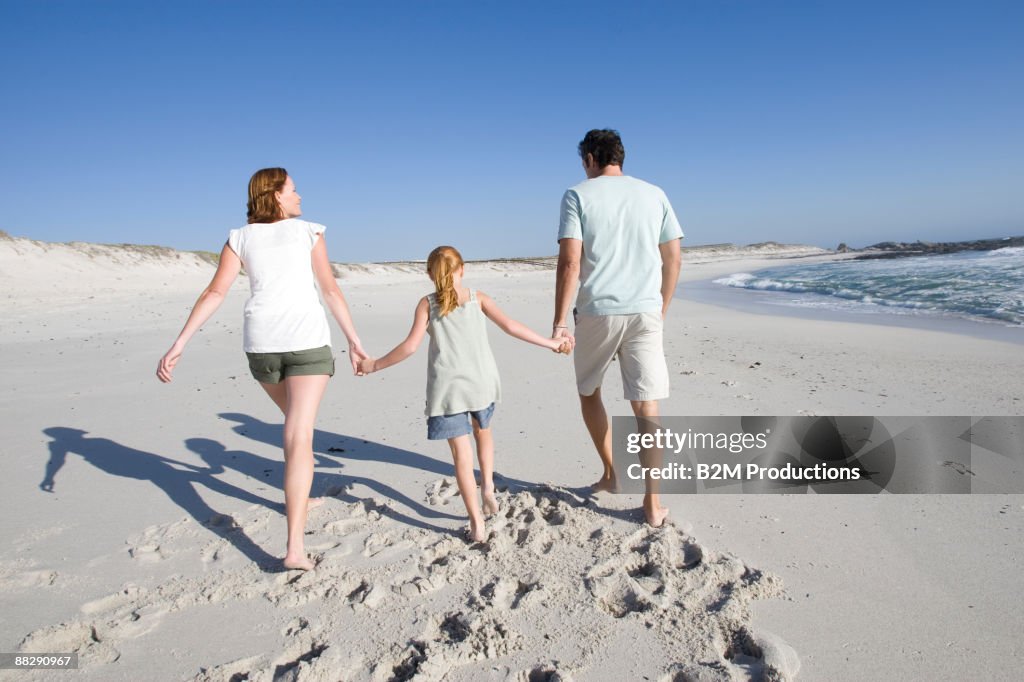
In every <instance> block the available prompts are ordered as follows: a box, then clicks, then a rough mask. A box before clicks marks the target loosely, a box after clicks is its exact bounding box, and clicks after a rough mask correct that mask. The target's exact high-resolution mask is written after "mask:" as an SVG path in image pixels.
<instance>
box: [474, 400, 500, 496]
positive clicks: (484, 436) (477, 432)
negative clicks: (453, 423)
mask: <svg viewBox="0 0 1024 682" xmlns="http://www.w3.org/2000/svg"><path fill="white" fill-rule="evenodd" d="M473 438H474V439H476V458H477V460H478V461H479V462H480V497H481V498H482V506H483V509H484V513H485V514H488V515H490V514H497V513H498V500H497V498H495V497H494V436H493V435H492V434H491V430H490V428H486V429H481V428H480V424H478V423H477V421H476V420H475V419H474V420H473Z"/></svg>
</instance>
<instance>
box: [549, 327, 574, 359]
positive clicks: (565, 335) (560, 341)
mask: <svg viewBox="0 0 1024 682" xmlns="http://www.w3.org/2000/svg"><path fill="white" fill-rule="evenodd" d="M551 340H552V341H554V342H557V343H555V344H554V345H552V346H551V350H552V351H554V352H555V353H564V354H565V355H568V354H569V353H571V352H572V350H573V348H575V347H576V337H574V336H573V335H572V334H570V333H569V329H568V328H567V327H562V326H556V327H555V328H554V330H552V332H551Z"/></svg>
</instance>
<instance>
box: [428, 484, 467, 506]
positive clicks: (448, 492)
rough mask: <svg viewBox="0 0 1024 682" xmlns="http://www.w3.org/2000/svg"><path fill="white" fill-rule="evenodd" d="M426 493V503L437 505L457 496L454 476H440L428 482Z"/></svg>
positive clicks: (457, 487) (444, 503)
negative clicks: (440, 477)
mask: <svg viewBox="0 0 1024 682" xmlns="http://www.w3.org/2000/svg"><path fill="white" fill-rule="evenodd" d="M426 493H427V494H426V502H427V504H430V505H433V506H435V507H439V506H443V505H446V504H448V503H449V502H450V501H451V500H452V498H454V497H456V496H458V494H459V486H458V484H457V483H456V482H455V479H454V478H442V479H439V480H437V481H434V482H433V483H431V484H429V485H428V486H427V491H426Z"/></svg>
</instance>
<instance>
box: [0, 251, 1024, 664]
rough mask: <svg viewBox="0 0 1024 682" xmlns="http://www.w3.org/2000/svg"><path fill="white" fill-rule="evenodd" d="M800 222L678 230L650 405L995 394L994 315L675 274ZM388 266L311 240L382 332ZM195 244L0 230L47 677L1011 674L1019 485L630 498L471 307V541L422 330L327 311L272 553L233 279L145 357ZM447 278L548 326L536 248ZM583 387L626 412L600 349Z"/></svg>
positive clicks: (779, 411) (3, 576) (1020, 542)
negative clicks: (354, 354) (659, 518)
mask: <svg viewBox="0 0 1024 682" xmlns="http://www.w3.org/2000/svg"><path fill="white" fill-rule="evenodd" d="M811 253H813V250H812V249H806V250H786V249H782V248H776V247H771V246H769V247H762V248H760V249H749V250H742V249H740V250H736V249H728V248H721V249H717V250H715V249H707V250H704V251H699V250H688V251H687V252H686V254H685V255H684V270H683V282H682V285H681V287H682V291H683V296H682V298H681V299H680V300H677V301H676V302H675V303H674V304H673V307H672V310H671V311H670V315H669V319H668V320H667V322H666V350H667V355H668V360H669V367H670V371H671V373H672V389H673V395H672V397H671V398H670V399H668V400H666V401H664V402H663V403H662V413H663V414H667V415H676V414H677V415H698V414H706V415H715V414H723V415H724V414H763V415H797V414H813V415H1004V414H1009V415H1013V414H1021V413H1022V406H1024V384H1022V383H1021V381H1020V377H1021V376H1024V354H1022V353H1021V352H1020V347H1019V346H1018V345H1014V344H1009V343H1003V342H1000V341H993V340H987V339H982V338H976V337H971V336H966V335H957V334H949V333H942V332H937V331H931V330H922V329H912V328H903V327H893V326H883V325H873V324H867V323H865V322H838V321H834V320H833V321H828V322H823V321H817V320H809V319H798V318H794V317H783V316H781V315H776V314H757V315H755V314H745V313H742V312H738V311H736V310H730V309H727V308H722V307H716V306H713V305H708V304H705V303H698V302H695V301H693V300H689V299H688V298H687V297H686V294H685V292H686V287H687V283H688V282H694V281H697V280H703V279H709V278H712V277H715V276H718V275H721V274H729V273H734V272H743V271H747V272H749V271H751V270H753V269H756V268H759V267H767V266H770V265H773V264H781V263H784V262H787V261H786V260H785V259H784V257H785V256H787V255H797V254H804V255H807V254H811ZM811 257H817V258H822V257H831V256H821V255H818V256H811ZM417 267H418V266H416V265H415V264H406V265H392V266H385V265H376V266H337V267H336V270H337V272H338V274H339V277H340V283H341V285H342V288H343V290H344V292H345V294H346V296H347V298H348V300H349V302H350V305H351V308H352V312H353V316H354V318H355V321H356V324H357V326H358V329H359V333H360V335H361V337H362V340H363V343H364V346H365V347H366V348H367V350H369V351H370V352H372V353H375V354H382V353H384V352H386V351H387V350H388V349H389V348H391V346H392V345H394V344H395V343H397V342H398V341H400V340H401V339H402V338H404V335H405V333H406V331H407V329H408V326H409V324H410V323H411V318H412V312H413V309H414V307H415V304H416V301H417V300H418V298H419V297H420V296H422V295H423V294H424V293H426V292H427V291H428V290H429V282H428V281H427V279H426V278H425V276H423V275H420V274H418V273H417V272H416V269H417ZM212 273H213V265H212V264H211V263H210V261H209V259H208V258H206V257H204V256H202V255H195V254H185V253H179V252H174V251H171V250H160V249H155V248H151V247H137V248H126V247H100V246H95V245H83V244H77V245H60V244H44V243H39V242H30V241H28V240H23V239H2V240H0V283H2V285H3V290H4V292H5V293H4V294H3V297H2V299H0V300H2V303H0V308H2V319H3V325H2V328H0V350H2V353H3V357H4V358H6V360H7V363H6V371H5V381H4V385H5V388H6V390H5V391H4V393H3V395H2V397H0V401H2V411H3V412H2V413H3V424H4V435H5V439H4V441H5V442H4V447H3V449H2V452H3V465H4V472H5V483H4V491H5V494H4V496H3V502H2V504H3V514H2V515H0V518H2V521H0V595H2V596H0V651H8V652H14V651H24V652H52V653H57V652H71V651H74V652H78V653H79V655H80V669H79V671H78V672H77V673H58V674H59V675H60V676H61V679H65V678H68V679H70V678H74V679H79V678H81V679H96V680H107V679H126V680H127V679H132V680H134V679H198V680H229V679H250V680H272V679H273V680H279V679H280V680H284V679H301V680H307V679H308V680H338V679H342V680H389V679H400V680H405V679H415V680H439V679H446V680H480V679H502V680H503V679H510V680H545V679H551V680H555V679H561V680H567V679H573V680H619V679H630V680H631V679H650V680H673V681H675V680H701V681H703V680H732V679H770V680H782V679H800V680H881V679H901V680H903V679H906V680H962V679H986V680H1001V679H1005V680H1010V679H1017V678H1018V676H1019V671H1018V668H1019V661H1020V660H1021V658H1022V656H1024V645H1022V644H1021V642H1020V638H1019V636H1018V633H1019V632H1020V631H1021V630H1022V629H1024V610H1022V609H1021V606H1022V603H1021V597H1020V595H1019V589H1018V583H1019V580H1018V578H1017V575H1016V574H1017V572H1018V571H1017V567H1019V566H1020V565H1022V560H1024V539H1022V538H1024V534H1022V531H1024V496H1022V495H972V496H966V495H964V496H945V495H878V496H868V495H858V496H820V495H818V496H816V495H756V496H755V495H702V496H685V495H666V496H664V497H663V501H664V502H665V504H667V505H668V506H669V507H670V509H671V516H670V519H671V522H670V523H669V524H668V525H667V526H666V527H665V528H663V529H657V530H655V529H650V528H648V527H646V526H644V525H643V524H642V523H641V521H642V517H641V516H640V514H639V511H638V510H637V507H638V505H639V498H637V497H636V496H619V495H607V494H605V495H601V496H599V497H597V498H596V499H588V498H586V496H585V495H584V494H583V489H584V488H585V486H586V485H587V484H589V483H591V482H593V481H594V480H595V479H596V477H597V474H598V471H599V466H598V460H597V456H596V455H595V453H594V452H593V449H592V446H591V445H590V444H589V440H588V437H587V434H586V431H585V428H584V426H583V422H582V419H581V418H580V416H579V412H578V402H577V398H576V393H575V384H574V381H573V371H572V365H571V359H567V358H565V357H564V356H558V355H555V354H553V353H550V352H548V351H545V350H542V349H539V348H537V347H534V346H529V345H527V344H523V343H521V342H518V341H515V340H513V339H511V338H509V337H506V336H504V335H502V334H501V333H500V331H499V330H497V328H492V329H491V342H492V346H493V348H494V351H495V356H496V358H497V361H498V365H499V368H500V369H501V372H502V380H503V394H504V402H502V403H501V404H500V405H499V406H498V410H497V412H496V416H495V419H494V422H493V429H494V433H495V442H496V464H497V471H498V474H499V477H498V483H499V486H500V488H501V489H502V490H503V492H502V493H501V495H500V503H501V511H500V512H499V514H497V515H496V516H495V517H492V518H490V519H489V520H488V529H489V532H490V533H491V539H490V541H489V542H488V543H487V544H486V545H470V544H468V543H466V542H465V541H464V540H463V539H462V531H463V529H464V527H465V510H464V509H463V507H462V503H461V501H460V499H459V498H458V495H457V491H456V489H455V486H454V478H453V470H452V464H451V458H450V455H449V453H448V449H447V446H446V445H445V444H444V443H437V442H428V441H427V440H426V439H425V423H424V418H423V416H422V404H423V390H424V364H425V356H426V351H425V349H424V348H421V349H420V351H419V352H418V353H417V355H416V356H414V357H413V358H411V359H410V360H408V361H406V362H405V363H403V364H401V365H399V366H397V367H395V368H393V369H389V370H388V371H386V372H382V373H380V374H375V375H372V376H370V377H365V378H356V377H353V376H351V374H350V372H349V371H348V368H347V361H346V357H345V354H344V353H343V352H342V349H343V348H344V344H343V343H342V341H343V339H342V337H341V335H340V333H339V332H338V331H337V329H336V328H335V329H334V340H335V349H336V355H337V357H338V373H337V375H336V376H335V377H334V379H333V380H332V382H331V385H330V387H329V389H328V393H327V396H326V398H325V400H324V402H323V404H322V406H321V411H320V418H319V420H318V430H317V433H316V437H315V444H314V447H315V451H316V453H317V474H316V478H315V480H314V492H315V493H319V494H322V495H324V496H326V497H327V498H328V499H327V501H326V504H325V505H324V506H322V507H320V508H318V509H315V510H313V511H312V512H311V514H310V520H309V524H308V536H307V547H308V549H309V550H310V551H311V553H313V554H314V555H316V556H317V558H318V561H319V564H318V567H317V569H316V570H315V571H312V572H309V573H305V574H302V573H298V572H277V571H275V570H274V566H275V565H276V564H275V558H276V557H279V556H281V554H282V553H283V550H284V538H285V532H284V530H285V529H284V517H283V505H282V502H283V495H282V493H281V477H282V462H281V452H280V420H279V415H278V413H277V412H276V411H275V409H274V408H273V405H272V403H271V402H270V400H268V399H267V397H266V396H265V395H264V394H263V392H262V391H261V390H260V388H259V387H258V385H257V384H256V383H255V382H254V381H253V380H252V379H251V378H250V377H249V374H248V371H247V368H246V363H245V359H244V356H243V354H242V352H241V309H242V306H243V304H244V301H245V298H246V295H247V288H248V282H247V280H245V278H244V277H243V278H239V280H238V282H237V283H236V284H235V287H234V289H233V291H232V294H231V295H230V296H229V298H228V300H227V301H226V303H225V304H224V306H223V308H222V309H221V310H220V311H219V312H218V314H217V315H216V316H215V317H214V318H213V319H212V320H211V321H210V322H209V323H208V324H207V325H206V327H205V329H204V330H203V331H202V332H201V333H200V334H198V335H197V336H196V337H195V338H194V339H193V341H192V343H191V344H190V347H189V348H188V350H187V351H186V354H185V356H184V358H183V359H182V361H181V362H180V363H179V365H178V368H177V370H176V373H175V380H174V382H173V383H172V384H170V385H161V384H160V383H159V382H158V381H157V380H156V378H155V376H154V372H155V368H156V363H157V360H158V359H159V357H160V356H161V355H162V353H163V352H164V351H165V350H166V348H167V347H168V346H169V345H170V343H171V341H172V340H173V338H174V336H175V335H176V334H177V332H178V330H179V329H180V328H181V325H182V324H183V323H184V320H185V317H186V316H187V313H188V310H189V309H190V307H191V305H192V303H193V302H194V300H195V297H196V296H197V295H198V293H199V291H200V290H201V288H202V287H203V286H205V284H206V283H207V282H208V280H209V277H210V276H211V275H212ZM466 281H467V284H469V285H471V286H474V287H477V288H479V289H481V290H483V291H485V292H487V293H488V294H489V295H491V296H492V297H493V298H494V299H495V301H496V302H497V303H498V304H499V305H500V306H501V307H502V308H503V309H504V310H505V312H507V313H508V314H509V315H511V316H512V317H514V318H516V319H518V320H520V321H522V322H524V323H526V324H528V325H530V326H531V327H533V328H534V329H537V330H540V331H542V332H543V331H545V330H546V329H547V328H548V326H549V325H550V319H551V309H552V291H553V285H554V273H553V271H552V270H551V269H550V260H547V261H537V262H522V261H518V262H492V263H471V264H469V265H467V271H466ZM332 326H333V323H332ZM755 363H760V364H755ZM604 395H605V396H606V402H607V404H608V406H609V407H610V409H611V411H612V413H613V414H623V415H624V414H628V413H629V407H628V404H627V403H625V402H624V401H623V400H621V398H620V396H621V384H620V381H619V378H618V376H617V372H616V371H615V369H614V368H613V370H612V371H611V372H609V375H608V378H607V380H606V383H605V387H604ZM41 486H42V487H45V488H48V489H47V490H44V489H41ZM233 676H237V677H233ZM55 677H56V674H55V673H54V672H52V671H38V672H23V671H17V672H13V671H0V679H12V680H13V679H18V680H22V679H30V680H31V679H40V680H42V679H54V678H55Z"/></svg>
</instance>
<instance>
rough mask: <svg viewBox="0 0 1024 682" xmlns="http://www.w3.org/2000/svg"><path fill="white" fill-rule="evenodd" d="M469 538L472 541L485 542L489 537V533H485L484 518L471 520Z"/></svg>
mask: <svg viewBox="0 0 1024 682" xmlns="http://www.w3.org/2000/svg"><path fill="white" fill-rule="evenodd" d="M469 539H470V541H471V542H483V541H485V540H486V539H487V535H486V534H484V521H483V519H480V520H479V521H475V520H473V519H470V520H469Z"/></svg>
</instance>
